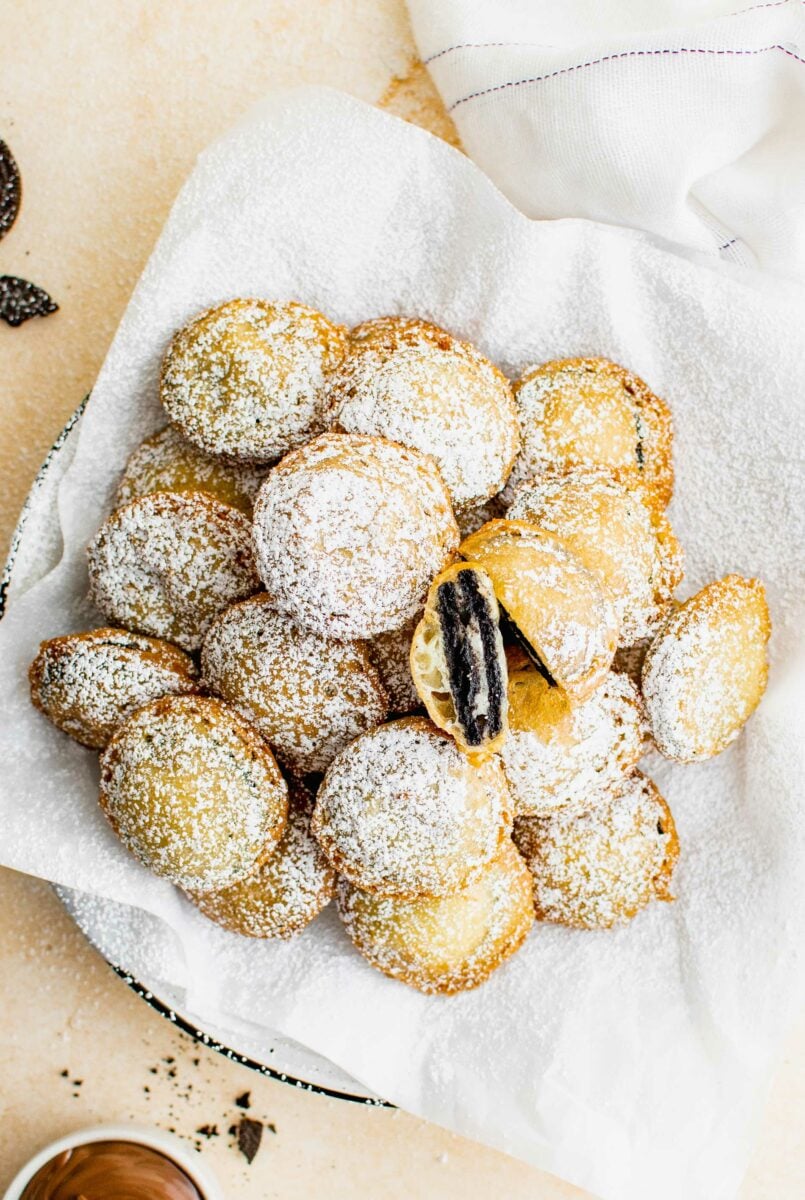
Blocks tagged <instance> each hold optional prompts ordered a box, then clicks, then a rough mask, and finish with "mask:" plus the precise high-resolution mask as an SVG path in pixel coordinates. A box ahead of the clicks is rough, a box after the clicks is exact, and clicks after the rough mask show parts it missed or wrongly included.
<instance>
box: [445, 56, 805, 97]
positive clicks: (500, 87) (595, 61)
mask: <svg viewBox="0 0 805 1200" xmlns="http://www.w3.org/2000/svg"><path fill="white" fill-rule="evenodd" d="M770 50H781V51H782V53H783V54H786V55H788V57H789V58H793V59H796V61H797V62H801V63H805V58H801V57H800V56H799V55H798V54H795V53H794V51H793V50H789V49H788V48H787V47H786V46H781V45H774V46H759V47H758V48H757V49H755V50H711V49H708V48H707V47H697V46H679V47H676V48H673V49H672V48H668V49H664V50H622V51H620V52H619V53H618V54H605V55H603V57H602V58H591V59H589V61H588V62H583V63H576V64H575V65H574V66H572V67H561V68H560V69H559V70H558V71H550V72H549V73H548V74H547V75H535V76H534V77H533V78H531V79H510V80H509V81H508V82H507V83H498V84H496V85H495V87H489V88H483V89H482V90H481V91H478V92H470V93H469V95H467V96H462V97H461V98H460V99H459V100H456V101H454V102H453V104H451V105H450V106H449V108H448V109H447V111H448V112H453V110H454V109H456V108H458V106H459V105H460V104H466V103H467V101H468V100H476V99H478V97H479V96H489V95H491V94H492V93H493V92H503V91H506V90H507V89H508V88H516V87H524V86H525V85H526V84H530V83H543V82H544V81H545V80H546V79H555V78H556V77H557V76H558V75H570V74H572V73H573V72H574V71H581V70H584V68H585V67H597V66H600V64H601V63H606V62H615V61H616V60H617V59H622V58H652V57H655V56H657V55H661V54H711V55H715V56H722V57H723V56H730V57H733V58H741V57H751V56H752V55H755V54H767V53H768V52H769V51H770Z"/></svg>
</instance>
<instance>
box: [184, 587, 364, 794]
mask: <svg viewBox="0 0 805 1200" xmlns="http://www.w3.org/2000/svg"><path fill="white" fill-rule="evenodd" d="M201 667H202V674H203V677H204V681H205V683H207V685H208V686H209V687H210V689H211V690H212V691H213V692H215V693H216V694H217V695H219V696H221V697H222V698H223V699H224V700H226V701H228V703H230V704H232V705H233V706H234V707H235V708H237V709H239V711H240V712H241V713H243V715H244V716H245V717H246V718H247V719H248V720H250V721H251V722H252V723H253V724H254V725H255V726H256V727H257V729H259V731H260V732H261V733H262V735H263V737H264V738H265V739H266V740H267V741H268V742H269V743H270V744H271V748H272V749H273V751H274V753H275V754H276V756H277V759H278V760H279V762H280V764H281V765H282V766H283V767H285V768H286V769H288V770H289V771H291V772H293V773H296V774H309V773H313V772H315V773H317V774H322V773H323V772H324V771H326V770H327V767H328V766H329V765H330V763H331V762H332V760H333V758H334V757H335V755H336V754H337V753H338V751H339V750H341V749H343V747H344V746H346V745H347V744H348V743H349V742H351V741H353V740H354V739H355V738H356V737H358V735H359V734H361V733H364V732H365V731H366V730H367V729H372V728H373V727H374V726H375V725H379V724H380V723H381V721H383V720H385V718H386V716H387V712H388V700H387V697H386V694H385V691H384V689H383V685H382V684H381V682H380V677H379V675H378V673H377V671H376V669H375V667H374V666H373V664H372V662H371V660H370V658H369V654H368V653H367V651H366V649H365V648H364V647H363V646H362V645H360V644H359V643H355V642H338V641H336V640H335V639H334V638H328V637H323V636H322V635H321V634H318V633H311V632H310V631H309V630H306V629H302V628H300V627H299V626H298V625H295V624H294V623H293V622H292V621H290V620H289V619H288V618H287V617H284V616H282V615H281V614H280V613H277V612H275V611H273V609H272V608H271V602H270V600H269V599H268V597H266V596H253V597H252V598H251V599H250V600H245V601H243V602H242V603H241V604H235V605H233V606H232V608H228V609H227V610H226V611H225V612H224V613H222V614H221V615H220V616H219V617H218V618H217V619H216V620H215V621H214V622H213V624H212V626H211V627H210V629H209V631H208V633H207V636H206V638H205V640H204V646H203V649H202V653H201Z"/></svg>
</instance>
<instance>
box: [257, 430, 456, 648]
mask: <svg viewBox="0 0 805 1200" xmlns="http://www.w3.org/2000/svg"><path fill="white" fill-rule="evenodd" d="M254 540H255V549H256V555H257V564H258V568H259V571H260V576H261V578H262V580H263V583H264V584H265V587H266V591H267V592H268V594H269V596H270V597H271V599H272V601H273V603H274V606H275V607H276V608H277V609H278V610H279V611H281V612H284V613H287V614H288V615H289V616H290V617H292V618H293V619H294V620H297V621H299V622H300V623H301V624H303V625H305V626H306V627H307V628H309V629H312V630H314V631H315V632H317V633H322V634H328V635H330V636H332V637H338V638H344V639H351V638H368V637H372V636H373V635H374V634H377V633H383V632H385V631H387V630H390V629H396V628H399V627H400V626H401V625H403V624H405V623H406V622H407V621H409V620H411V619H412V618H413V617H414V616H415V615H416V613H417V612H418V611H419V610H420V609H421V608H422V605H423V604H424V601H425V595H426V593H427V590H428V585H429V584H430V581H431V579H432V578H433V576H434V575H435V574H436V573H437V572H438V571H439V570H440V569H441V567H443V566H444V565H445V563H446V562H447V561H448V559H449V557H450V556H451V555H452V553H453V552H454V551H455V549H456V547H457V545H458V528H457V526H456V522H455V518H454V516H453V512H452V508H451V506H450V500H449V497H448V495H447V492H446V490H445V487H444V484H443V483H442V480H441V477H440V475H439V472H438V471H437V470H436V468H435V466H434V463H433V460H432V459H430V458H428V457H426V456H425V455H422V454H420V453H419V452H418V451H417V450H410V449H406V448H405V447H403V446H399V445H397V444H396V443H393V442H388V441H385V440H384V439H382V438H373V437H359V436H356V435H348V434H324V435H322V437H320V438H317V439H316V440H315V441H313V442H311V443H310V444H309V445H307V446H304V447H302V449H300V450H297V451H296V452H295V453H293V454H291V455H288V456H287V457H286V458H285V459H283V461H282V462H281V463H280V464H279V465H278V466H276V467H275V468H274V469H273V470H272V471H271V472H270V473H269V476H268V478H267V479H266V481H265V483H264V484H263V486H262V488H261V489H260V492H259V494H258V497H257V502H256V505H255V513H254Z"/></svg>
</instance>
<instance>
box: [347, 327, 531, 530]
mask: <svg viewBox="0 0 805 1200" xmlns="http://www.w3.org/2000/svg"><path fill="white" fill-rule="evenodd" d="M329 391H330V397H331V404H332V419H333V422H334V425H335V427H337V428H339V429H342V430H344V431H345V432H346V433H361V434H374V435H377V436H380V437H386V438H389V439H390V440H391V441H395V442H401V443H402V444H403V445H405V446H412V447H414V448H415V449H417V450H421V451H422V452H423V453H425V454H431V455H433V457H434V458H435V460H436V462H437V463H438V465H439V468H440V470H441V472H442V476H443V478H444V481H445V483H446V484H447V488H448V490H449V492H450V495H451V497H452V500H453V503H454V504H456V505H464V506H466V505H470V504H477V503H479V502H481V501H483V500H484V499H486V498H487V497H489V496H492V495H494V494H495V493H496V492H499V491H500V489H501V488H502V487H503V485H504V484H505V482H506V479H507V478H508V475H509V472H510V470H511V467H512V463H513V462H514V458H515V455H516V454H517V450H518V448H519V445H520V431H519V426H518V422H517V413H516V411H515V407H514V400H513V398H512V393H511V388H510V386H509V383H508V380H507V379H506V378H505V376H504V375H502V374H501V372H500V371H499V370H498V369H497V367H495V366H493V365H492V363H491V362H490V361H489V360H488V359H487V358H484V356H483V355H482V354H481V353H480V351H479V350H477V349H476V348H475V347H474V346H471V345H470V344H469V343H468V342H461V341H458V340H457V339H456V338H453V337H452V336H451V335H450V334H449V333H446V332H445V331H444V330H442V329H439V328H437V327H436V326H434V325H429V324H428V323H427V322H425V321H419V320H408V319H405V318H402V317H388V318H380V319H379V320H375V321H367V322H366V323H365V324H363V325H359V326H358V327H357V329H355V330H353V334H352V340H351V344H350V346H349V349H348V351H347V354H346V356H345V358H344V360H343V362H342V364H341V367H340V369H339V370H338V371H336V372H335V373H334V375H333V377H332V379H331V381H330V385H329ZM479 434H480V436H479Z"/></svg>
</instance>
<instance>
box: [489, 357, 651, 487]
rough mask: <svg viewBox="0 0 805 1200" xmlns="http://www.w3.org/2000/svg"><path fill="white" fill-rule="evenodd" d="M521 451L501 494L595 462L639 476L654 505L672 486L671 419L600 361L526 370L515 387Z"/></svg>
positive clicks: (633, 380)
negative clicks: (554, 468)
mask: <svg viewBox="0 0 805 1200" xmlns="http://www.w3.org/2000/svg"><path fill="white" fill-rule="evenodd" d="M514 397H515V403H516V405H517V412H518V416H519V420H520V430H521V434H522V449H521V451H520V453H519V455H518V456H517V459H516V460H515V463H514V468H513V470H512V473H511V476H510V479H509V484H508V487H507V496H510V495H511V489H512V488H513V487H514V486H515V485H516V484H518V483H521V482H523V481H528V480H531V479H535V478H538V477H539V476H540V475H541V473H542V472H543V471H544V470H545V469H546V468H548V467H550V466H551V465H552V464H554V463H556V462H561V463H564V464H566V465H573V464H580V463H589V464H594V463H600V464H601V465H604V466H608V467H610V468H614V469H616V470H618V471H624V472H626V473H627V474H630V475H633V476H636V477H639V478H642V479H643V480H644V481H645V483H646V486H647V487H648V488H650V489H651V491H652V492H653V493H655V494H656V497H657V503H658V505H659V506H660V507H662V506H663V505H664V504H667V502H668V500H669V499H670V497H671V492H672V489H673V469H672V466H671V440H672V430H671V421H670V414H669V412H668V409H667V408H666V406H665V405H664V404H663V402H662V401H661V400H659V399H658V397H656V396H655V395H654V394H653V393H652V392H651V391H649V389H648V388H647V387H646V385H645V384H644V383H643V381H642V380H641V379H639V378H638V377H637V376H636V375H633V374H632V372H631V371H628V370H626V369H625V368H623V367H620V366H618V365H617V363H613V362H609V361H608V360H606V359H602V358H585V359H559V360H555V361H553V362H548V363H543V364H542V365H541V366H535V367H529V368H527V370H526V371H525V372H524V373H523V375H522V377H521V379H520V381H519V382H518V383H517V384H516V385H515V388H514Z"/></svg>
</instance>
